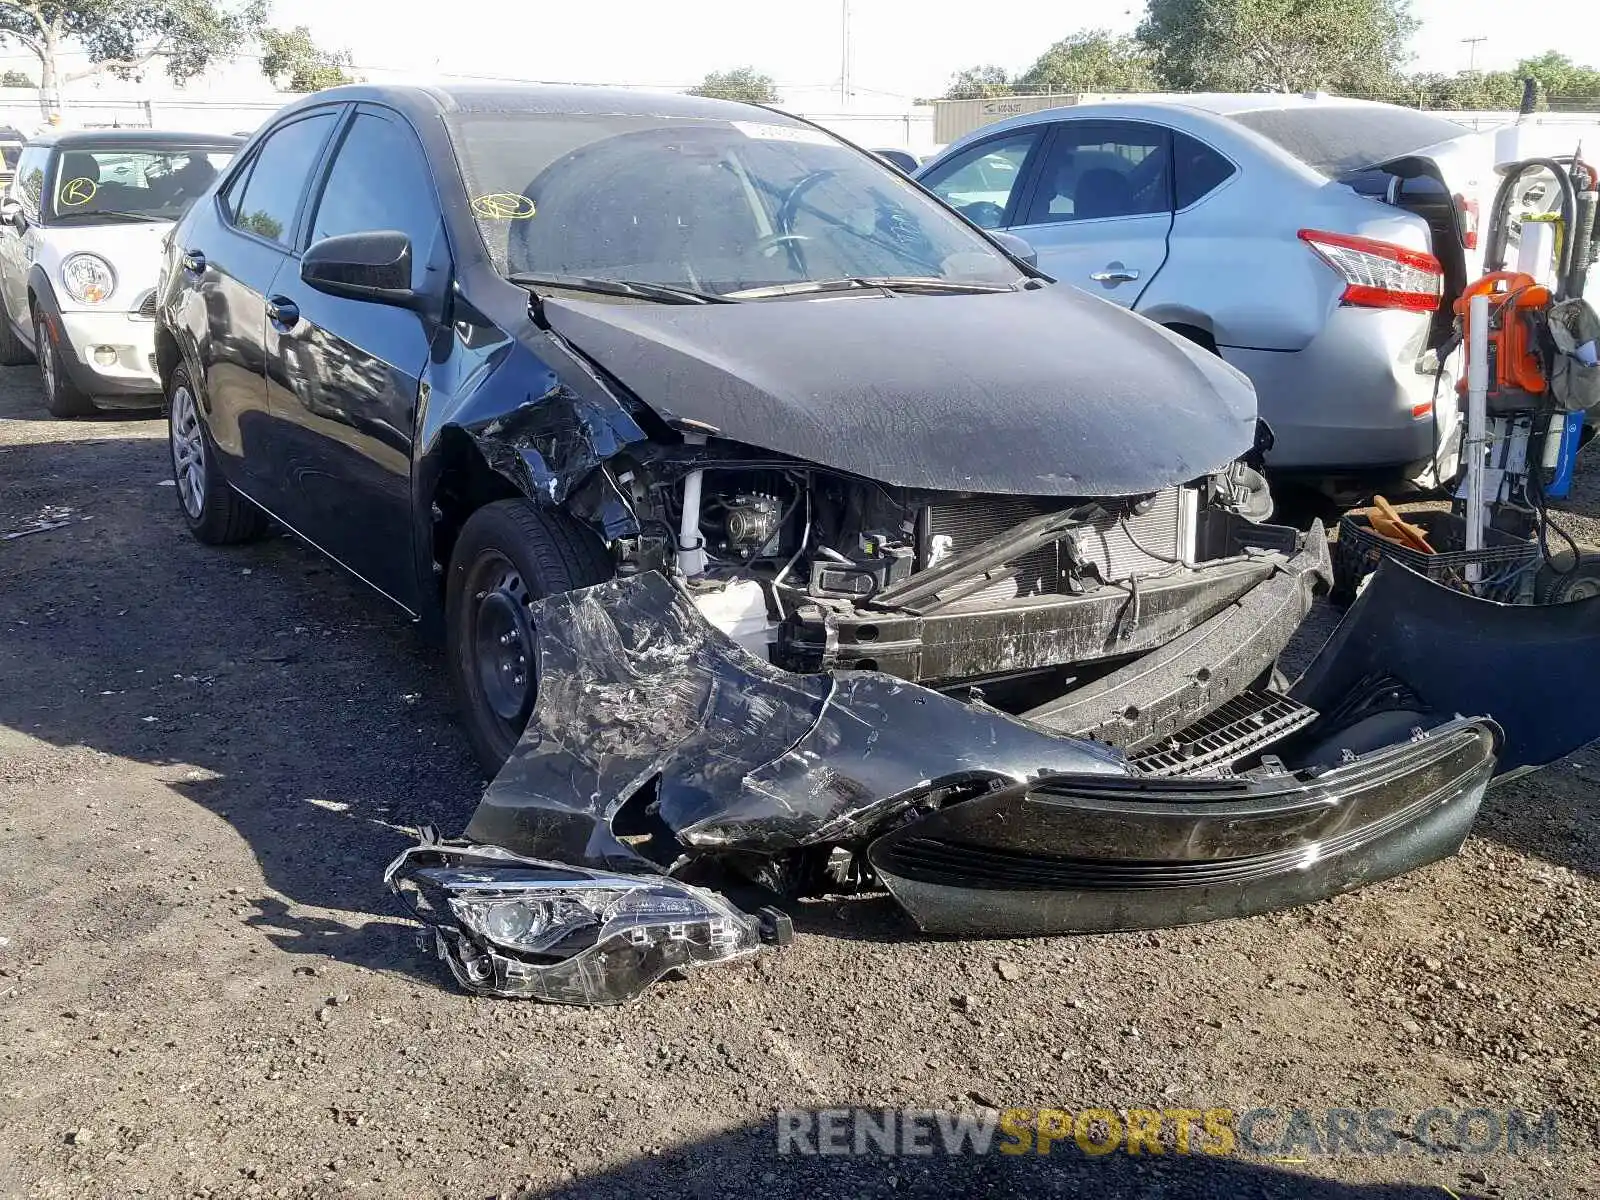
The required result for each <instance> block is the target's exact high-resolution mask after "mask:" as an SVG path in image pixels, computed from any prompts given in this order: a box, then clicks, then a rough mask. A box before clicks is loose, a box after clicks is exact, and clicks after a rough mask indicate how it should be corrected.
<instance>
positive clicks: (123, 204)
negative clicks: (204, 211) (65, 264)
mask: <svg viewBox="0 0 1600 1200" xmlns="http://www.w3.org/2000/svg"><path fill="white" fill-rule="evenodd" d="M232 157H233V152H232V151H231V150H227V149H223V148H220V147H216V146H203V147H189V146H161V147H154V146H152V147H136V146H125V145H119V146H106V147H103V148H101V147H96V146H93V145H88V146H84V145H74V146H72V147H71V148H70V149H66V150H63V151H62V153H61V159H60V161H59V162H58V163H57V165H56V177H55V189H54V191H53V193H52V194H51V196H50V205H49V211H48V213H47V218H46V219H47V220H50V221H52V222H75V223H76V222H82V223H92V222H95V221H128V220H133V221H138V220H147V221H175V220H177V219H178V218H179V217H181V216H182V215H183V214H184V213H185V212H186V211H187V210H188V208H189V205H191V204H193V203H194V202H195V201H196V200H197V199H199V198H200V196H201V195H202V194H204V192H205V190H206V189H207V188H208V187H210V186H211V184H212V181H213V180H215V179H216V177H217V175H218V174H219V173H220V172H221V171H222V169H223V168H224V167H225V166H227V164H228V160H229V159H231V158H232Z"/></svg>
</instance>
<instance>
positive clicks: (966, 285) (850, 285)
mask: <svg viewBox="0 0 1600 1200" xmlns="http://www.w3.org/2000/svg"><path fill="white" fill-rule="evenodd" d="M874 288H876V289H880V290H883V291H889V292H949V293H953V294H962V293H966V294H971V293H980V292H1014V291H1016V290H1017V289H1016V288H1015V287H1013V286H1012V285H1011V284H1008V283H975V282H971V281H962V280H959V279H943V278H940V277H939V276H936V275H926V276H925V275H857V276H852V277H850V278H848V279H806V280H802V281H800V282H798V283H775V284H772V285H771V286H770V287H756V288H745V289H744V290H743V291H739V292H729V293H728V298H729V299H733V300H764V299H766V298H768V297H771V296H805V295H811V294H814V293H817V292H848V291H856V290H860V289H874Z"/></svg>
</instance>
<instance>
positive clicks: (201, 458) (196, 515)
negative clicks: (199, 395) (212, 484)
mask: <svg viewBox="0 0 1600 1200" xmlns="http://www.w3.org/2000/svg"><path fill="white" fill-rule="evenodd" d="M170 425H171V429H172V477H173V480H174V482H176V483H177V485H178V497H179V499H180V500H182V501H183V511H184V512H186V513H188V514H189V516H190V517H191V518H192V519H193V520H196V521H198V520H199V519H200V515H201V513H202V512H203V511H204V510H205V505H206V443H205V436H204V434H203V433H202V432H201V428H200V413H199V410H198V409H196V407H195V403H194V394H193V393H192V392H190V391H189V389H188V388H187V387H182V386H180V387H178V388H177V389H176V390H174V391H173V393H172V417H171V420H170Z"/></svg>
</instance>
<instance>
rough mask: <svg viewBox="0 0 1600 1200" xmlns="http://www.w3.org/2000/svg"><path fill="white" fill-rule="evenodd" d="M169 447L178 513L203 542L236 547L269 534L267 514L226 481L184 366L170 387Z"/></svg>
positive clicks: (176, 374)
mask: <svg viewBox="0 0 1600 1200" xmlns="http://www.w3.org/2000/svg"><path fill="white" fill-rule="evenodd" d="M191 421H192V423H193V424H192V427H191V424H190V422H191ZM180 426H181V427H182V428H181V429H180ZM167 449H168V451H169V453H170V456H171V462H172V480H173V483H174V484H175V485H176V486H175V487H174V488H173V491H174V492H175V493H176V494H177V497H178V511H179V512H180V513H182V514H183V522H184V524H185V525H187V526H188V527H189V532H190V533H192V534H194V536H195V539H196V540H197V541H201V542H204V543H205V544H206V545H208V546H232V545H236V544H238V543H239V542H249V541H254V540H255V539H256V538H259V537H260V536H261V535H262V534H263V533H265V532H266V531H267V515H266V514H265V513H264V512H262V511H261V510H260V509H259V508H257V507H256V506H255V505H254V504H251V503H250V501H248V500H246V499H245V498H244V497H243V496H241V495H239V493H238V492H236V491H234V490H233V488H232V486H231V485H230V484H229V483H228V481H227V479H226V478H224V477H223V474H222V469H221V468H220V467H219V466H218V465H217V452H216V447H215V446H214V445H213V444H212V442H211V436H210V434H209V433H208V432H207V431H206V426H205V422H204V421H203V420H201V418H200V399H199V393H198V392H197V391H196V390H195V388H194V385H193V384H192V383H191V382H190V380H189V372H188V370H187V369H185V368H183V367H179V368H178V369H177V370H175V371H174V372H173V373H172V379H171V381H170V382H169V383H168V385H167Z"/></svg>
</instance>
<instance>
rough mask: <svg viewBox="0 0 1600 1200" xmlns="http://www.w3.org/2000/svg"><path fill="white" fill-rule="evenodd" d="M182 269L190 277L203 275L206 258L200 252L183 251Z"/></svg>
mask: <svg viewBox="0 0 1600 1200" xmlns="http://www.w3.org/2000/svg"><path fill="white" fill-rule="evenodd" d="M183 269H184V270H185V271H188V272H189V274H191V275H204V274H205V273H206V256H205V254H204V252H203V251H200V250H185V251H184V252H183Z"/></svg>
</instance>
